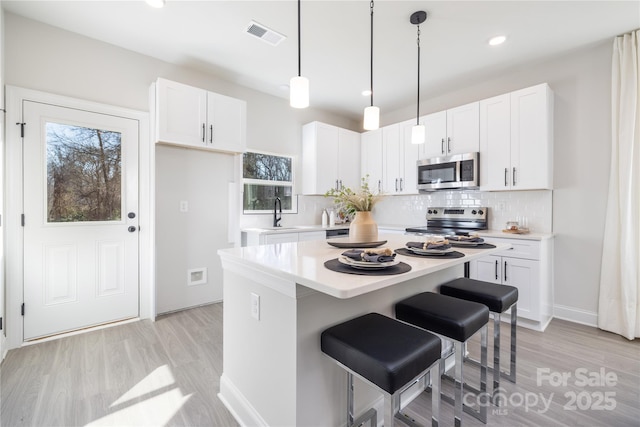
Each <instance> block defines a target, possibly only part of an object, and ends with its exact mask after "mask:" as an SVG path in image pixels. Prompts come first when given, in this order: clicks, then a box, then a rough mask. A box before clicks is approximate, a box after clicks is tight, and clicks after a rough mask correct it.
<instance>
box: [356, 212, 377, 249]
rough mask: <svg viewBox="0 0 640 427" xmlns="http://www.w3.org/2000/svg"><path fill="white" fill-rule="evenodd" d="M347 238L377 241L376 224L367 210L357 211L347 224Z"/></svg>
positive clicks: (360, 240)
mask: <svg viewBox="0 0 640 427" xmlns="http://www.w3.org/2000/svg"><path fill="white" fill-rule="evenodd" d="M349 240H351V241H352V242H359V243H360V242H376V241H378V224H376V222H375V221H374V220H373V215H371V212H369V211H358V212H356V216H355V218H354V219H353V221H352V222H351V225H350V226H349Z"/></svg>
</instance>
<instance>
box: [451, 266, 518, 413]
mask: <svg viewBox="0 0 640 427" xmlns="http://www.w3.org/2000/svg"><path fill="white" fill-rule="evenodd" d="M440 293H441V294H443V295H449V296H452V297H456V298H461V299H464V300H467V301H474V302H477V303H480V304H484V305H486V306H487V307H488V308H489V311H490V312H491V314H492V316H493V403H494V404H496V405H498V404H499V402H498V401H497V399H496V396H497V394H496V393H498V391H499V388H500V377H501V376H503V377H505V378H506V379H508V380H509V381H511V382H512V383H515V382H516V351H517V349H516V327H517V326H518V313H517V311H518V307H517V306H518V288H516V287H514V286H508V285H498V284H495V283H490V282H484V281H481V280H474V279H469V278H466V277H461V278H459V279H455V280H452V281H450V282H447V283H445V284H443V285H441V286H440ZM509 309H511V354H510V363H509V372H508V373H506V372H503V371H502V370H501V368H500V320H501V315H502V313H504V312H505V311H507V310H509ZM472 361H473V360H472ZM474 362H477V361H474Z"/></svg>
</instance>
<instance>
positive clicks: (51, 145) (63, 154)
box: [46, 123, 122, 222]
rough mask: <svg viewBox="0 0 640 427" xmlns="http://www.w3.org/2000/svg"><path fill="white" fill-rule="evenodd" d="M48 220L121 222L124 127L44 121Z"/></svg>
mask: <svg viewBox="0 0 640 427" xmlns="http://www.w3.org/2000/svg"><path fill="white" fill-rule="evenodd" d="M46 138H47V139H46V147H47V221H48V222H83V221H119V220H120V215H121V210H122V206H121V205H122V202H121V199H122V198H121V192H122V187H121V175H122V172H121V166H122V151H121V140H122V134H121V133H120V132H113V131H108V130H101V129H90V128H86V127H80V126H73V125H67V124H61V123H47V124H46Z"/></svg>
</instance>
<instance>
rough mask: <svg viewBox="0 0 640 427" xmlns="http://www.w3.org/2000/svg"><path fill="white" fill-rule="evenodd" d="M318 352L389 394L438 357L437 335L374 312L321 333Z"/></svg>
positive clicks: (438, 344) (439, 345) (438, 339)
mask: <svg viewBox="0 0 640 427" xmlns="http://www.w3.org/2000/svg"><path fill="white" fill-rule="evenodd" d="M320 343H321V344H320V346H321V348H322V351H323V352H324V353H326V354H327V355H329V356H331V357H332V358H333V359H335V360H337V361H338V362H340V363H341V364H343V365H344V366H346V367H348V368H349V369H351V370H352V371H354V372H356V373H358V374H359V375H361V376H363V377H364V378H366V379H368V380H369V381H371V382H372V383H374V384H375V385H377V386H378V387H380V388H381V389H383V390H385V391H386V392H388V393H390V394H393V393H395V392H396V391H397V390H399V389H400V388H402V387H403V386H405V385H406V384H407V383H408V382H409V381H411V380H413V379H414V378H415V377H417V376H418V375H419V374H420V373H422V372H423V371H425V370H426V369H427V368H428V367H429V366H431V365H433V364H434V363H435V362H436V361H437V360H438V359H439V358H440V350H441V343H440V338H438V337H436V336H435V335H433V334H431V333H429V332H426V331H423V330H421V329H418V328H416V327H414V326H411V325H407V324H405V323H402V322H398V321H397V320H395V319H392V318H390V317H387V316H383V315H381V314H378V313H369V314H365V315H364V316H360V317H357V318H355V319H352V320H349V321H346V322H344V323H340V324H338V325H336V326H333V327H331V328H329V329H326V330H325V331H323V332H322V335H321V339H320Z"/></svg>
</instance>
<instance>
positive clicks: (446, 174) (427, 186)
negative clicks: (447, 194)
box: [417, 153, 478, 191]
mask: <svg viewBox="0 0 640 427" xmlns="http://www.w3.org/2000/svg"><path fill="white" fill-rule="evenodd" d="M417 180H418V190H420V191H436V190H450V189H456V188H466V189H473V188H478V153H467V154H456V155H453V156H447V157H435V158H432V159H424V160H418V162H417Z"/></svg>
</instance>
